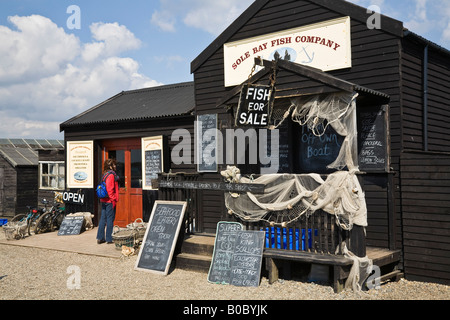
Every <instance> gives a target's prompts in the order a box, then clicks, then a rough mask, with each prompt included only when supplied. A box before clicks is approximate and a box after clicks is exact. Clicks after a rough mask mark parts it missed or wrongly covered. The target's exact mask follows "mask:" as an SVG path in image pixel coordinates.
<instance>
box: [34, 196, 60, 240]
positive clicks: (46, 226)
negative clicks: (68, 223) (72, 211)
mask: <svg viewBox="0 0 450 320" xmlns="http://www.w3.org/2000/svg"><path fill="white" fill-rule="evenodd" d="M60 206H61V204H60V203H55V204H53V206H52V207H51V208H50V210H48V211H47V212H45V213H44V214H43V215H42V216H41V217H39V219H38V220H37V221H36V226H35V228H34V233H35V234H39V233H44V232H51V231H55V230H59V227H60V226H61V223H62V221H63V220H64V217H65V216H66V213H65V208H60Z"/></svg>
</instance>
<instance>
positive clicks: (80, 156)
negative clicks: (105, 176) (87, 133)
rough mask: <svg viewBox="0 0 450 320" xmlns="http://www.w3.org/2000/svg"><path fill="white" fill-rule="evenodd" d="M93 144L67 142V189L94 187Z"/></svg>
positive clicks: (90, 142) (91, 142)
mask: <svg viewBox="0 0 450 320" xmlns="http://www.w3.org/2000/svg"><path fill="white" fill-rule="evenodd" d="M93 159H94V142H93V141H67V162H68V164H67V187H68V188H77V189H78V188H93V187H94V181H93V176H94V165H93Z"/></svg>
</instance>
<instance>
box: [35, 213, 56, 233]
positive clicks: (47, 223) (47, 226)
mask: <svg viewBox="0 0 450 320" xmlns="http://www.w3.org/2000/svg"><path fill="white" fill-rule="evenodd" d="M51 222H52V214H51V212H46V213H44V214H42V215H41V216H40V217H39V218H38V219H37V221H36V225H35V226H34V234H39V233H44V232H47V231H49V230H51Z"/></svg>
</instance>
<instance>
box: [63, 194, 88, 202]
mask: <svg viewBox="0 0 450 320" xmlns="http://www.w3.org/2000/svg"><path fill="white" fill-rule="evenodd" d="M63 201H64V203H72V204H80V205H81V204H84V194H80V193H77V192H70V191H64V192H63Z"/></svg>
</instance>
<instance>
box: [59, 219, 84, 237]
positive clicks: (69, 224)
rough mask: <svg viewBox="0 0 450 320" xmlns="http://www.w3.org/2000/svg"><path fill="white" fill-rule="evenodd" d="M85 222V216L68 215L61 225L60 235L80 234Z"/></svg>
mask: <svg viewBox="0 0 450 320" xmlns="http://www.w3.org/2000/svg"><path fill="white" fill-rule="evenodd" d="M83 224H84V217H83V216H79V217H76V216H74V217H71V216H66V217H64V220H63V221H62V223H61V226H60V227H59V231H58V236H73V235H77V234H80V232H81V228H82V227H83Z"/></svg>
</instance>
